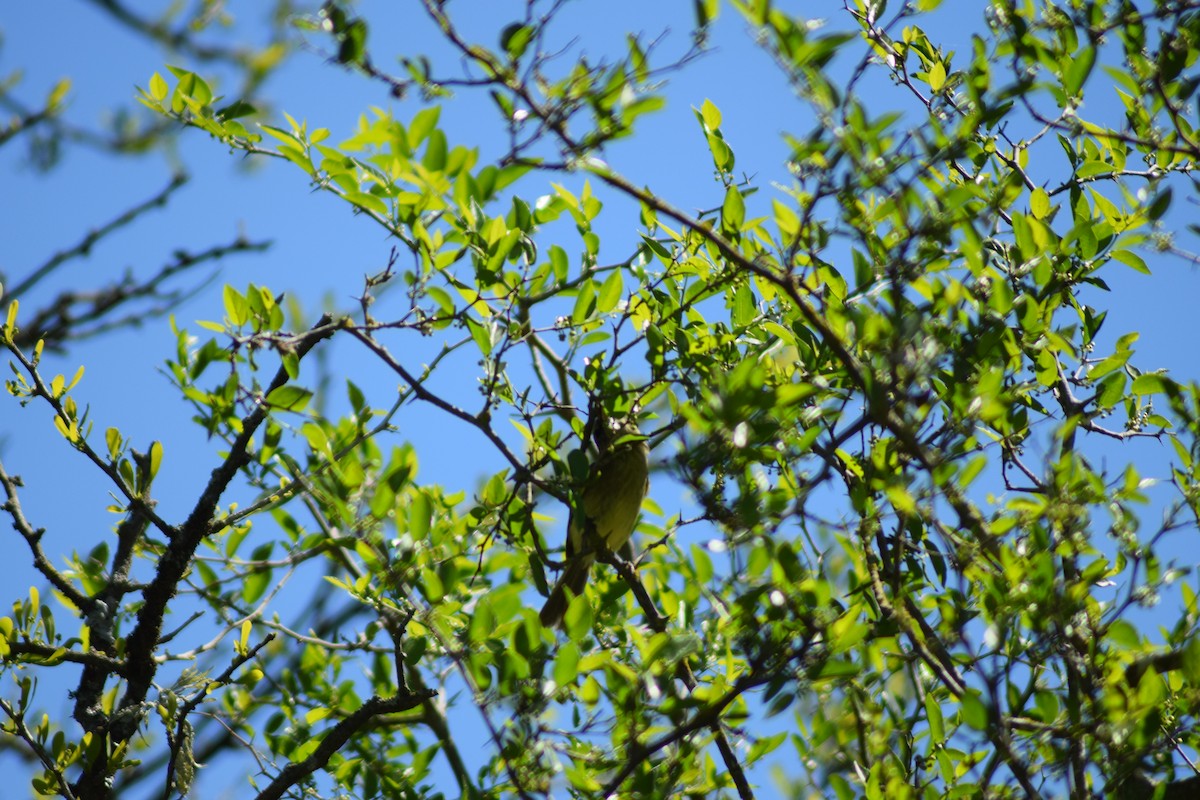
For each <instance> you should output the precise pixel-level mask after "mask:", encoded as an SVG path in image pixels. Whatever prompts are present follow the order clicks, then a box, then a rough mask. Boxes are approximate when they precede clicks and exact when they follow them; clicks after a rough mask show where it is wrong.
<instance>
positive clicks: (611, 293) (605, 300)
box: [596, 267, 625, 314]
mask: <svg viewBox="0 0 1200 800" xmlns="http://www.w3.org/2000/svg"><path fill="white" fill-rule="evenodd" d="M624 290H625V284H624V281H623V278H622V275H621V268H620V267H617V268H616V269H614V270H613V271H612V272H611V273H609V276H608V277H607V278H606V279H605V280H604V283H603V284H601V285H600V292H599V293H598V294H597V295H596V313H597V314H607V313H608V312H610V311H612V310H613V309H614V308H616V307H617V303H619V302H620V301H621V294H622V293H623V292H624Z"/></svg>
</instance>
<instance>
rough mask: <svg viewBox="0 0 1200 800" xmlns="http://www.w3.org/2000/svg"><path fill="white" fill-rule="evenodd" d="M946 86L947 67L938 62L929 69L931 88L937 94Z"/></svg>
mask: <svg viewBox="0 0 1200 800" xmlns="http://www.w3.org/2000/svg"><path fill="white" fill-rule="evenodd" d="M945 86H946V65H945V64H943V63H942V62H940V61H938V62H937V63H935V64H934V65H933V66H932V67H930V68H929V88H930V89H932V90H933V91H934V92H935V93H936V92H940V91H941V90H942V89H943V88H944V87H945Z"/></svg>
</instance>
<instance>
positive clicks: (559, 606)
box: [538, 556, 595, 628]
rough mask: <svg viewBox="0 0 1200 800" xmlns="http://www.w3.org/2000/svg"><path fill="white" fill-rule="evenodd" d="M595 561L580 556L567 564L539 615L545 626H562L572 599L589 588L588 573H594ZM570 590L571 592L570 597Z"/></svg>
mask: <svg viewBox="0 0 1200 800" xmlns="http://www.w3.org/2000/svg"><path fill="white" fill-rule="evenodd" d="M594 560H595V559H594V558H593V557H592V556H579V557H578V558H575V559H572V560H571V561H570V563H568V564H567V568H566V570H565V571H564V572H563V574H562V577H561V578H559V579H558V583H556V584H554V589H553V591H551V592H550V597H548V598H547V599H546V605H544V606H542V613H540V614H538V618H539V619H540V620H541V621H542V625H543V626H545V627H547V628H554V627H558V626H561V625H562V619H563V615H564V614H566V613H567V604H568V603H569V602H570V601H571V598H572V597H578V596H579V595H581V594H583V588H584V587H585V586H587V580H588V573H590V572H591V571H592V562H593V561H594ZM568 589H569V590H570V591H571V594H570V595H569V596H568V595H567V590H568Z"/></svg>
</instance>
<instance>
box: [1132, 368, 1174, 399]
mask: <svg viewBox="0 0 1200 800" xmlns="http://www.w3.org/2000/svg"><path fill="white" fill-rule="evenodd" d="M1174 385H1175V384H1174V382H1173V381H1172V380H1171V379H1170V378H1168V377H1167V376H1166V375H1159V374H1158V373H1154V372H1147V373H1144V374H1142V375H1138V376H1137V377H1136V378H1134V379H1133V385H1132V386H1130V387H1129V391H1130V392H1132V393H1133V394H1136V395H1148V394H1165V393H1166V392H1168V391H1169V390H1170V389H1171V388H1173V387H1174Z"/></svg>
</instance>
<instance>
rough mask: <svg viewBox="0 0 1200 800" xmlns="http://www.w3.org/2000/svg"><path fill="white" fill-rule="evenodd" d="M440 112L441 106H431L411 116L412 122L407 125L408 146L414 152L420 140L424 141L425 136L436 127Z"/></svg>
mask: <svg viewBox="0 0 1200 800" xmlns="http://www.w3.org/2000/svg"><path fill="white" fill-rule="evenodd" d="M441 114H442V107H441V106H432V107H430V108H425V109H422V110H421V111H418V112H417V114H416V116H414V117H413V119H412V122H411V123H409V125H408V146H409V147H410V148H411V149H412V150H413V151H414V152H415V151H416V149H417V147H418V146H420V144H421V142H423V141H425V137H427V136H428V135H429V134H430V133H431V132H432V131H433V129H434V128H436V127H437V123H438V117H440V116H441Z"/></svg>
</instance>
